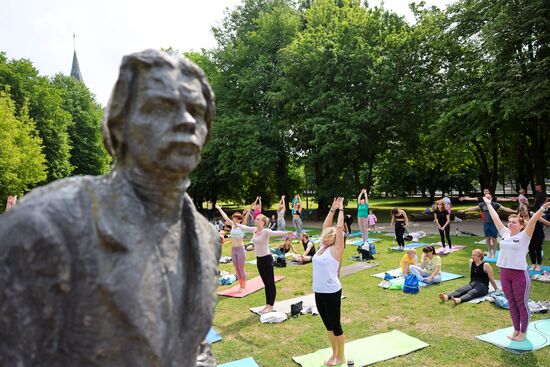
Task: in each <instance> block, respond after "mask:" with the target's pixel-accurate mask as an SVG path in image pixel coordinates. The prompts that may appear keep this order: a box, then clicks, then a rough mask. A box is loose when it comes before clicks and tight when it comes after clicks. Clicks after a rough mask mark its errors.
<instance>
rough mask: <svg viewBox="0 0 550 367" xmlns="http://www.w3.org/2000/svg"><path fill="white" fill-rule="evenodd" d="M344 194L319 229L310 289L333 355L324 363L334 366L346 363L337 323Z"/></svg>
mask: <svg viewBox="0 0 550 367" xmlns="http://www.w3.org/2000/svg"><path fill="white" fill-rule="evenodd" d="M343 203H344V198H341V197H340V198H335V199H334V201H333V202H332V206H331V208H330V211H329V213H328V214H327V217H326V218H325V222H324V223H323V231H322V233H321V246H320V247H319V251H317V253H315V255H313V260H312V263H313V277H312V278H313V291H314V292H315V303H316V305H317V310H318V311H319V315H321V319H322V320H323V324H324V325H325V327H326V329H327V334H328V339H329V341H330V345H331V347H332V355H331V356H330V358H329V359H327V360H326V361H325V362H324V363H325V365H326V366H336V365H340V364H342V363H346V356H345V353H344V342H345V339H344V331H343V330H342V325H341V323H340V315H341V300H342V285H341V284H340V279H339V278H338V271H339V269H340V263H341V261H342V254H343V253H344V205H343ZM336 210H339V212H338V220H337V222H336V227H333V226H332V221H333V218H334V213H335V212H336Z"/></svg>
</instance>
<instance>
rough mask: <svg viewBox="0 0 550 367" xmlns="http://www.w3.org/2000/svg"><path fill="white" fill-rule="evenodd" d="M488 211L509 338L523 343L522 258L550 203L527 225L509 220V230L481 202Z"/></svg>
mask: <svg viewBox="0 0 550 367" xmlns="http://www.w3.org/2000/svg"><path fill="white" fill-rule="evenodd" d="M483 200H484V201H485V204H487V206H488V208H489V213H490V214H491V218H492V219H493V222H494V223H495V225H496V227H497V229H498V232H499V233H500V236H501V237H502V240H501V241H500V255H499V257H498V260H497V266H498V267H499V268H500V284H501V285H502V290H503V291H504V295H505V296H506V299H508V304H509V306H510V309H509V311H510V317H511V318H512V324H513V326H514V332H513V333H512V335H509V336H508V338H509V339H511V340H515V341H523V340H525V337H526V336H527V327H528V326H529V318H530V313H529V305H528V301H529V292H530V290H531V279H530V278H529V271H528V270H527V261H526V260H525V255H527V251H528V249H529V242H530V240H531V237H532V236H533V231H534V230H535V224H536V223H537V221H538V220H539V219H540V218H541V217H542V214H543V213H544V210H545V209H546V208H550V202H547V203H545V204H544V205H542V206H541V208H540V209H539V210H537V211H536V212H535V213H534V214H533V216H532V217H531V219H529V221H528V222H527V223H525V221H524V220H523V218H522V217H521V216H519V215H515V214H512V215H510V216H509V217H508V228H506V227H505V226H504V224H502V221H501V220H500V218H499V216H498V213H497V211H496V210H495V208H493V207H492V206H491V205H489V204H490V203H491V198H490V197H487V196H485V197H484V198H483Z"/></svg>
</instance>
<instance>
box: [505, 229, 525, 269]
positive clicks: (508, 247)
mask: <svg viewBox="0 0 550 367" xmlns="http://www.w3.org/2000/svg"><path fill="white" fill-rule="evenodd" d="M499 233H500V235H501V236H502V240H501V241H500V253H499V255H498V260H497V266H498V267H500V268H507V269H516V270H525V269H527V261H526V260H525V256H526V255H527V252H528V251H529V242H530V241H531V237H529V236H528V235H527V234H526V233H525V231H521V232H519V233H518V234H516V235H514V236H510V230H509V229H508V228H506V227H502V228H501V230H500V231H499Z"/></svg>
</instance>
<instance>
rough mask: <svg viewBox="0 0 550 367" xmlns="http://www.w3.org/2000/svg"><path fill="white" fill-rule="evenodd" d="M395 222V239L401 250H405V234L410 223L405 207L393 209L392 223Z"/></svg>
mask: <svg viewBox="0 0 550 367" xmlns="http://www.w3.org/2000/svg"><path fill="white" fill-rule="evenodd" d="M394 224H395V240H396V241H397V245H398V246H399V249H400V250H405V240H404V239H403V234H404V233H405V228H407V226H408V225H409V218H408V217H407V213H405V211H404V210H403V209H398V208H393V209H392V211H391V225H392V226H393V225H394Z"/></svg>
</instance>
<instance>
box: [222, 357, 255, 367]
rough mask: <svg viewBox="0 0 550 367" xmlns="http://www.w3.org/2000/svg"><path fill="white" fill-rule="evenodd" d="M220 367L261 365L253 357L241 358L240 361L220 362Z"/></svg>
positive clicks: (252, 366) (253, 366)
mask: <svg viewBox="0 0 550 367" xmlns="http://www.w3.org/2000/svg"><path fill="white" fill-rule="evenodd" d="M218 367H260V366H258V364H257V363H256V361H255V360H254V358H252V357H246V358H243V359H239V360H238V361H233V362H227V363H224V364H219V365H218Z"/></svg>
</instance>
